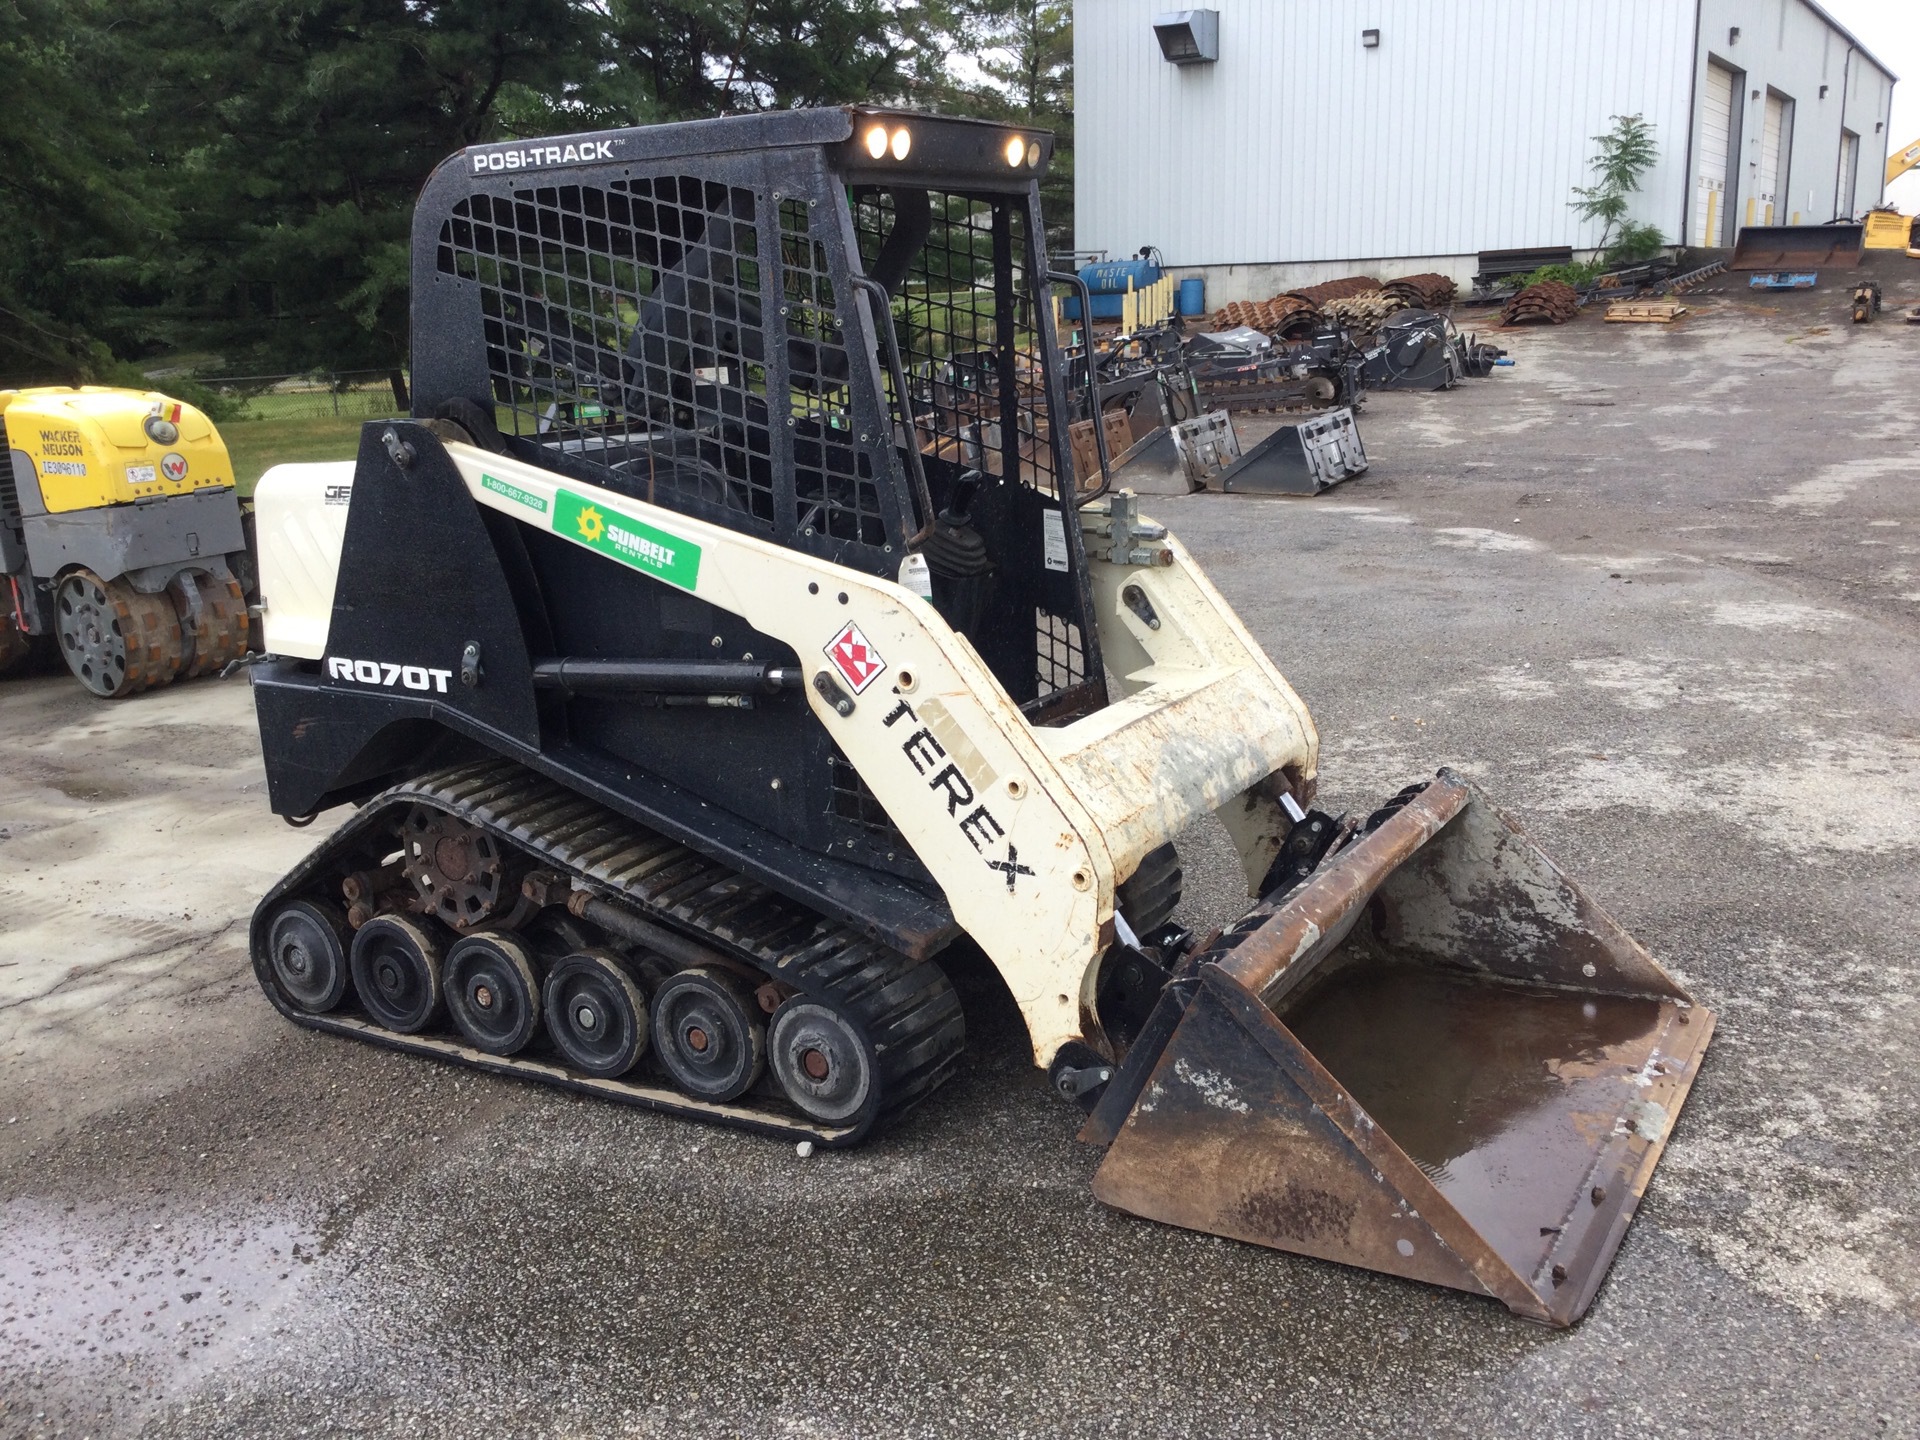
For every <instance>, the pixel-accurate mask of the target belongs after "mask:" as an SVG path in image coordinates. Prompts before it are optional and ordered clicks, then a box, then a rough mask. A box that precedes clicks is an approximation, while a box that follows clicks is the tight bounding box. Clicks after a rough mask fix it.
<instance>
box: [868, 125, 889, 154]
mask: <svg viewBox="0 0 1920 1440" xmlns="http://www.w3.org/2000/svg"><path fill="white" fill-rule="evenodd" d="M886 153H887V127H886V126H884V125H875V126H873V127H872V128H871V129H869V130H868V131H867V154H869V155H871V156H872V157H873V158H874V159H876V160H881V159H884V158H885V157H886Z"/></svg>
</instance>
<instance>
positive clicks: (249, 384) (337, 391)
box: [198, 370, 407, 420]
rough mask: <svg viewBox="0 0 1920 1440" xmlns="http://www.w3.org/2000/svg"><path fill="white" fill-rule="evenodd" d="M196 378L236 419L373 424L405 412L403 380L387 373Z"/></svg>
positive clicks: (320, 371)
mask: <svg viewBox="0 0 1920 1440" xmlns="http://www.w3.org/2000/svg"><path fill="white" fill-rule="evenodd" d="M198 378H199V383H200V384H202V385H204V386H206V387H207V388H208V389H209V390H213V391H215V392H216V393H218V394H220V395H223V396H225V397H227V398H228V399H229V400H232V401H233V402H234V403H235V404H237V405H238V406H239V409H238V410H237V411H236V412H235V413H234V414H233V416H232V417H231V418H232V419H234V420H325V419H337V420H377V419H382V418H384V417H386V416H389V415H404V414H405V413H406V411H407V401H406V384H407V382H406V377H405V376H404V375H402V374H401V373H399V372H397V371H391V370H318V371H313V372H311V373H309V374H306V375H206V376H201V377H198Z"/></svg>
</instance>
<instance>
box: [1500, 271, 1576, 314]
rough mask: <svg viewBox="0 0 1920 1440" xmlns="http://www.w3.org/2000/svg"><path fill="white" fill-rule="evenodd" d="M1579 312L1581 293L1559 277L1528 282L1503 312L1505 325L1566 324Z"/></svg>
mask: <svg viewBox="0 0 1920 1440" xmlns="http://www.w3.org/2000/svg"><path fill="white" fill-rule="evenodd" d="M1579 313H1580V296H1579V295H1578V294H1577V293H1575V291H1574V288H1573V287H1572V286H1571V285H1568V284H1566V283H1565V282H1564V281H1560V280H1542V281H1539V282H1538V283H1537V284H1533V285H1529V286H1527V288H1526V289H1524V290H1522V291H1521V292H1520V293H1519V294H1518V295H1516V296H1514V297H1513V299H1511V300H1509V301H1508V302H1507V304H1506V308H1505V309H1503V310H1502V311H1501V312H1500V323H1501V324H1502V325H1564V324H1566V323H1567V322H1568V321H1569V320H1571V319H1573V318H1574V316H1576V315H1578V314H1579Z"/></svg>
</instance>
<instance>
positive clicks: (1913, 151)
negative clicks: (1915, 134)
mask: <svg viewBox="0 0 1920 1440" xmlns="http://www.w3.org/2000/svg"><path fill="white" fill-rule="evenodd" d="M1915 166H1920V140H1916V141H1914V142H1913V143H1912V144H1911V145H1909V146H1907V147H1906V148H1905V149H1902V150H1896V151H1894V152H1893V153H1892V154H1891V155H1889V156H1887V184H1889V185H1891V184H1892V183H1893V182H1894V181H1896V180H1898V179H1899V178H1900V177H1901V176H1902V175H1904V174H1906V173H1907V171H1909V170H1911V169H1913V168H1914V167H1915Z"/></svg>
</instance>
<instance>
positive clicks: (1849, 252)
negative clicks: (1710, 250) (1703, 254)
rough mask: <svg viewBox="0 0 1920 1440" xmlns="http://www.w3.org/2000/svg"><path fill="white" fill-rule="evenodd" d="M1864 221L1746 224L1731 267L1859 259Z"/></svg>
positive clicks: (1835, 264)
mask: <svg viewBox="0 0 1920 1440" xmlns="http://www.w3.org/2000/svg"><path fill="white" fill-rule="evenodd" d="M1865 234H1866V229H1865V227H1864V226H1861V225H1852V224H1845V225H1743V226H1741V227H1740V233H1739V234H1738V235H1736V236H1735V237H1734V242H1733V258H1732V259H1731V260H1729V261H1728V262H1727V268H1728V269H1729V270H1739V271H1747V270H1826V269H1835V268H1844V267H1846V266H1849V265H1858V264H1859V263H1860V250H1861V245H1862V243H1863V240H1864V237H1865Z"/></svg>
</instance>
